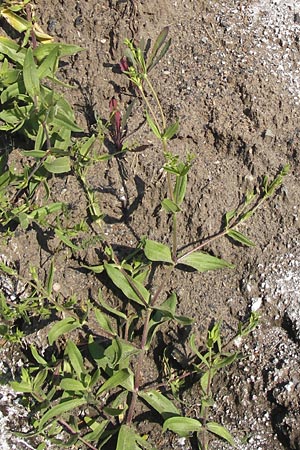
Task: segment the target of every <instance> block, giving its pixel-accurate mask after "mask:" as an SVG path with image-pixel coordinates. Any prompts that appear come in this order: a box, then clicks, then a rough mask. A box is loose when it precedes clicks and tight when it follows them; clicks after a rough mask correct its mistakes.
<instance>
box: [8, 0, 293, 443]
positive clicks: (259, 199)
mask: <svg viewBox="0 0 300 450" xmlns="http://www.w3.org/2000/svg"><path fill="white" fill-rule="evenodd" d="M24 11H25V16H24ZM0 13H1V15H2V16H3V17H4V18H5V19H6V20H8V22H9V23H10V24H11V25H12V26H13V27H14V28H15V29H16V30H17V31H19V32H22V33H23V45H22V46H20V45H18V44H17V43H15V42H14V41H13V40H11V39H9V38H6V37H5V38H4V37H0V53H1V55H2V61H1V71H0V83H1V84H0V89H1V102H2V104H3V109H2V111H1V113H0V129H1V130H2V131H4V132H6V133H18V134H20V133H21V134H22V135H23V136H25V138H26V145H27V146H28V145H29V149H27V150H25V149H21V150H20V153H21V155H22V158H24V161H25V163H24V165H23V169H22V170H21V171H20V172H19V173H17V174H16V172H15V170H14V168H13V167H12V165H11V164H10V163H9V156H10V155H9V154H8V152H4V154H3V155H2V156H1V160H0V167H1V174H0V189H1V190H0V196H1V197H0V206H1V223H2V225H3V226H5V225H6V226H7V225H8V224H10V223H11V222H12V221H17V222H19V223H20V224H21V225H22V226H23V227H24V228H26V227H27V226H28V224H29V223H30V222H31V221H39V222H40V223H42V220H43V219H44V220H45V219H46V218H47V216H48V215H49V214H50V213H56V212H60V213H61V212H62V211H63V204H61V203H51V202H49V201H48V197H49V188H48V178H49V176H51V174H61V173H66V172H69V171H70V170H72V171H73V174H75V175H76V176H77V177H78V179H79V180H80V182H81V185H82V188H83V189H84V191H85V193H86V196H87V199H88V214H89V217H90V219H91V220H92V222H93V223H96V224H97V225H99V226H100V228H101V220H102V217H103V212H102V210H101V208H100V206H99V199H98V198H96V195H95V192H94V191H93V190H92V189H91V187H90V186H89V185H88V182H87V173H88V170H89V168H90V167H91V165H93V164H94V163H99V162H100V163H101V160H105V159H109V158H112V157H113V155H114V154H120V153H124V152H126V151H127V150H128V147H127V145H126V143H125V137H126V132H127V128H126V122H127V119H128V116H129V114H131V113H134V108H133V109H132V108H130V110H127V111H126V113H125V114H124V116H123V117H122V113H121V111H120V109H119V105H118V103H117V102H116V100H115V99H112V100H111V102H110V119H109V120H108V122H107V124H105V125H103V124H99V130H98V132H97V133H96V134H95V135H92V136H90V137H85V138H77V139H75V142H74V141H73V140H72V137H71V136H72V132H75V133H76V132H79V131H81V130H80V128H79V127H78V126H77V125H76V123H75V120H74V113H73V111H72V108H71V106H70V105H69V103H68V102H67V101H66V100H65V99H64V97H63V96H62V95H60V94H59V93H57V92H56V91H55V90H54V86H55V85H56V84H60V82H59V81H58V79H57V77H56V72H57V70H58V65H59V61H60V59H61V58H62V57H64V56H67V55H70V54H72V53H74V52H77V51H80V50H81V49H80V48H79V47H77V46H70V45H65V44H56V43H54V42H53V41H52V39H51V38H50V37H49V36H47V35H45V33H43V32H42V30H40V29H39V28H37V25H36V22H35V21H32V15H31V8H30V3H29V1H28V0H27V1H23V2H5V6H1V8H0ZM39 41H40V42H41V43H39ZM125 44H126V47H127V48H126V52H125V57H124V58H123V59H122V61H121V63H120V67H121V70H122V72H123V73H124V74H125V75H126V76H127V77H128V78H129V80H130V83H131V85H132V86H134V92H135V95H136V98H137V99H139V100H140V101H142V102H143V104H144V107H145V119H146V121H147V123H148V126H149V131H150V132H151V133H152V134H153V135H154V136H155V138H156V139H158V141H159V142H160V144H161V151H162V154H163V156H164V165H163V168H162V170H163V171H164V173H165V175H166V177H165V180H166V184H167V196H166V197H165V198H163V199H161V206H162V208H163V210H164V211H165V212H166V213H167V214H168V215H169V216H170V217H171V221H172V229H171V233H170V236H169V237H168V241H167V243H166V244H165V243H164V244H163V243H161V242H159V241H154V240H150V239H148V238H147V237H145V238H143V239H142V240H141V242H140V243H139V244H138V246H137V247H136V248H135V249H132V252H131V254H130V255H128V256H126V258H124V259H119V257H118V255H117V253H116V252H115V251H114V250H113V248H112V247H111V245H110V244H109V236H108V238H107V241H105V240H104V239H101V245H102V249H103V255H104V256H103V259H102V260H100V261H99V264H98V265H96V266H92V267H90V266H83V268H84V269H86V270H89V271H90V272H94V273H95V276H98V275H99V274H101V277H102V278H101V280H102V281H103V283H104V284H106V285H108V280H110V285H111V284H112V285H113V286H114V292H117V293H118V297H119V302H118V306H117V307H116V306H115V305H114V306H112V302H111V297H110V295H106V294H105V292H106V291H107V290H104V289H103V292H102V291H101V290H99V295H98V298H97V299H94V301H91V300H88V299H87V300H86V302H84V303H82V304H81V305H80V307H78V305H77V307H76V308H75V303H76V299H75V298H74V299H62V298H61V297H60V296H59V295H58V294H57V293H56V292H55V290H54V289H53V282H54V278H55V274H54V264H55V263H53V264H52V265H51V270H50V272H49V276H48V278H47V280H46V283H45V285H44V283H42V282H41V281H40V280H39V278H38V276H37V274H36V271H35V270H34V269H32V271H31V278H30V279H28V280H24V279H22V282H24V284H25V285H26V286H27V287H28V294H27V295H26V297H24V299H23V301H22V302H21V305H22V307H23V310H22V311H20V310H18V309H17V308H16V309H13V308H11V305H10V304H9V303H8V301H7V300H6V299H5V296H4V294H3V295H2V296H1V297H0V307H1V314H2V316H3V319H4V324H3V325H2V326H1V328H0V331H1V334H2V335H4V336H5V338H6V339H9V336H11V335H12V330H13V327H12V326H11V327H10V326H9V325H7V324H8V323H10V324H13V322H14V320H15V318H16V317H19V316H21V317H23V314H25V316H24V320H27V319H28V320H30V313H33V312H34V313H37V312H39V313H40V314H42V313H43V314H44V315H45V316H46V315H47V313H50V311H53V310H54V311H55V312H56V314H57V315H58V316H59V317H58V320H57V321H56V322H55V323H54V324H53V326H52V328H51V330H50V332H49V334H48V343H49V347H48V349H46V350H45V349H44V353H43V354H42V353H41V351H40V350H39V349H38V348H37V347H36V346H34V345H31V347H30V358H29V359H28V361H27V363H26V364H25V365H24V367H22V370H21V373H20V374H19V379H17V380H15V381H13V382H12V386H13V387H14V389H15V390H16V391H18V392H20V393H21V395H22V399H23V401H24V403H25V404H26V405H27V407H28V408H29V409H30V411H31V413H32V414H31V417H32V422H31V423H30V426H31V433H28V434H27V435H26V436H27V438H28V439H29V438H34V437H36V436H42V440H41V441H40V444H39V447H38V449H39V450H41V449H43V448H46V447H45V446H46V444H45V443H44V442H45V439H46V438H47V439H48V440H50V441H51V442H52V443H54V444H56V445H57V446H58V448H60V447H64V448H71V447H72V446H78V447H80V448H90V449H94V450H96V449H100V448H116V449H117V450H132V449H141V448H144V449H153V446H152V444H151V443H150V442H149V440H148V437H147V436H145V435H140V434H139V433H138V432H137V431H136V429H135V421H136V420H137V412H138V411H139V409H140V407H141V405H142V404H143V405H145V404H146V405H148V407H149V408H150V409H154V410H155V411H157V412H158V413H159V414H160V416H161V422H162V430H163V431H165V430H170V431H172V432H174V433H177V434H178V435H180V436H185V437H190V436H191V435H194V437H195V438H196V439H197V442H198V446H199V448H201V449H202V450H207V449H208V448H209V439H210V436H212V435H214V436H218V437H220V438H222V439H224V440H226V441H227V442H229V443H230V444H232V445H234V437H233V436H232V435H231V434H230V432H229V431H228V430H227V429H226V428H224V427H223V426H222V425H221V424H220V423H217V422H215V421H214V420H213V411H212V408H211V407H212V406H213V405H214V399H213V395H212V386H213V382H214V377H215V375H216V373H217V372H218V371H219V370H221V369H222V368H223V367H225V366H228V365H230V364H232V363H234V361H236V360H237V359H238V358H239V357H240V356H241V355H240V354H239V352H236V351H235V350H232V347H231V345H230V342H228V343H225V344H224V342H223V338H222V335H221V323H220V322H219V321H216V323H215V324H214V325H213V327H212V328H211V329H210V330H208V333H207V337H206V340H205V346H204V347H199V346H198V345H197V344H196V338H195V336H194V334H192V335H191V337H190V340H189V346H190V349H191V356H190V357H189V358H188V360H187V361H186V363H185V364H184V365H183V366H182V368H178V369H177V370H176V371H174V370H172V369H171V366H170V361H169V357H168V355H167V354H165V355H164V358H163V359H162V361H163V366H164V367H163V368H162V369H163V370H162V372H163V373H164V378H163V381H162V382H161V383H159V384H158V383H157V382H156V381H155V380H144V379H143V376H142V371H143V366H144V364H145V360H146V358H150V359H152V350H153V347H154V346H155V336H156V333H157V331H158V330H159V329H161V327H162V326H163V325H164V326H168V324H169V323H170V322H175V323H177V324H178V325H179V326H180V327H185V326H192V323H193V319H192V318H189V317H185V316H181V315H180V314H178V312H177V295H176V292H169V293H168V295H166V294H165V292H166V290H167V289H166V288H168V286H170V279H171V277H172V275H173V273H174V272H175V271H177V270H178V269H187V270H194V271H195V272H199V273H201V272H205V271H209V270H216V269H222V268H224V269H232V268H233V267H234V266H233V264H231V263H230V262H227V261H225V260H223V259H220V258H219V257H217V256H213V255H211V254H210V253H208V252H205V251H203V249H204V248H206V249H207V248H208V246H209V244H210V243H211V242H213V241H215V240H216V239H221V238H223V237H228V238H230V239H231V240H233V241H236V242H238V243H239V244H243V245H245V246H252V245H254V243H253V242H252V241H251V240H250V239H249V238H248V237H247V236H245V235H244V234H243V233H242V232H241V231H240V226H241V224H242V223H243V222H244V221H245V220H248V219H250V218H251V217H252V216H253V214H254V213H255V212H256V210H257V209H258V208H259V207H261V206H262V204H263V203H264V202H265V201H266V200H267V199H268V198H269V197H270V196H271V195H273V194H274V193H275V192H276V190H277V189H278V187H279V186H280V185H281V183H282V179H283V177H284V175H286V173H287V170H288V168H287V167H284V168H283V169H282V170H281V171H280V172H279V174H278V176H276V177H275V178H274V179H273V180H272V181H271V182H270V181H269V180H268V178H267V177H265V178H264V181H263V186H262V188H261V189H257V191H256V192H250V193H246V195H245V198H244V201H243V203H242V205H240V206H239V207H238V208H237V209H235V210H233V211H230V212H228V213H226V214H225V215H224V221H223V227H222V229H221V231H219V232H217V233H216V234H214V235H212V236H210V237H207V238H205V239H203V240H201V241H200V242H199V243H198V244H196V245H191V244H190V243H189V242H186V244H185V245H184V247H183V248H184V250H180V249H179V248H178V235H179V233H180V230H178V215H179V214H180V213H181V207H182V204H183V202H184V200H185V195H186V187H187V182H188V174H189V170H190V168H191V166H192V164H193V155H189V156H188V157H187V158H186V159H185V160H181V159H180V158H179V156H178V155H177V154H176V153H174V152H173V150H171V149H173V148H174V147H176V145H174V143H173V142H172V146H171V145H170V141H171V140H173V141H174V142H176V141H175V138H176V135H177V133H178V131H179V121H178V120H177V121H175V122H172V123H168V120H167V117H166V116H165V113H164V111H163V108H162V105H161V102H160V100H159V97H158V94H157V92H156V90H155V87H154V84H153V82H152V80H151V78H150V76H149V72H150V71H151V70H152V69H153V67H155V65H156V64H158V63H159V61H160V59H161V58H162V57H163V56H164V55H165V54H166V52H167V51H168V49H169V47H170V44H171V40H170V39H169V38H168V28H165V29H164V30H163V31H162V32H161V33H160V35H159V36H158V38H157V40H156V41H155V42H154V44H153V46H152V48H151V46H150V45H149V42H147V43H145V42H140V44H139V45H137V44H135V43H133V42H131V41H129V40H126V42H125ZM105 135H106V136H110V139H111V141H112V142H113V144H114V146H115V152H114V153H111V152H108V153H107V154H105V155H100V156H99V155H98V154H97V152H96V151H95V148H94V144H95V142H96V141H97V139H98V138H99V139H100V141H101V142H103V139H104V136H105ZM41 185H44V187H45V192H46V193H47V195H46V196H45V199H44V201H43V204H42V206H40V207H36V205H35V203H34V197H35V193H36V191H37V189H39V188H40V186H41ZM47 196H48V197H47ZM83 229H84V231H85V232H88V228H87V224H86V221H85V220H83V221H82V222H81V223H80V225H78V226H77V227H75V228H73V229H72V230H70V229H66V228H65V227H64V222H63V221H62V222H59V221H58V222H57V223H56V228H55V232H56V236H58V237H59V238H60V240H61V242H62V243H63V244H64V245H67V246H68V247H70V248H71V249H72V250H73V251H74V252H76V251H77V250H78V247H77V246H76V245H75V244H74V242H73V241H72V237H73V236H74V233H75V235H76V233H77V232H80V231H82V230H83ZM191 241H192V240H191ZM1 270H2V272H3V273H5V274H6V275H7V276H10V277H14V279H20V280H21V277H20V275H19V274H18V273H17V271H15V270H13V269H11V268H10V267H9V266H8V265H6V264H4V263H3V264H1ZM150 273H151V278H150V277H149V274H150ZM195 276H199V275H198V274H197V273H196V274H195ZM153 280H154V281H153ZM156 280H162V281H161V283H160V284H159V285H158V287H157V282H156ZM257 320H258V317H257V316H256V315H255V314H252V316H251V317H250V319H249V322H247V323H246V324H241V325H240V327H239V329H238V331H237V334H236V336H234V337H243V336H246V335H247V334H248V333H250V332H251V331H252V330H253V328H254V327H255V326H256V324H257ZM21 337H22V336H18V338H21ZM234 337H233V338H234ZM10 338H11V339H12V337H10ZM233 338H232V339H233ZM145 381H147V383H145ZM193 382H196V383H199V385H200V389H201V398H200V399H199V401H200V406H199V413H198V416H197V417H188V416H187V415H185V411H184V408H183V407H182V405H181V403H180V400H179V398H180V396H179V394H180V393H181V392H182V390H184V389H185V388H186V386H187V385H191V383H193ZM156 426H157V425H156ZM83 446H84V447H83ZM72 448H73V447H72Z"/></svg>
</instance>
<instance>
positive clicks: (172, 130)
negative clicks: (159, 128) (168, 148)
mask: <svg viewBox="0 0 300 450" xmlns="http://www.w3.org/2000/svg"><path fill="white" fill-rule="evenodd" d="M178 129H179V122H178V120H177V121H176V122H175V123H172V124H171V125H169V126H168V127H167V129H166V130H165V132H164V134H163V136H162V138H163V139H165V140H166V141H168V140H170V139H172V137H173V136H174V135H175V134H176V133H177V132H178Z"/></svg>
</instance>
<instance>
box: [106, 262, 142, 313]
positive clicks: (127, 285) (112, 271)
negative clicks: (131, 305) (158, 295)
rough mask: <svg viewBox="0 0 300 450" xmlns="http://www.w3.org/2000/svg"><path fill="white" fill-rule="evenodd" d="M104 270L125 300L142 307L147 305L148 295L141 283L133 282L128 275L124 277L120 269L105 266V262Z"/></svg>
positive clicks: (113, 265)
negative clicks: (132, 301)
mask: <svg viewBox="0 0 300 450" xmlns="http://www.w3.org/2000/svg"><path fill="white" fill-rule="evenodd" d="M104 268H105V270H106V273H107V275H108V276H109V278H110V279H111V280H112V282H113V283H114V284H115V285H116V286H117V287H118V288H119V289H121V291H122V292H123V294H124V295H125V296H126V297H127V298H129V299H131V300H134V301H135V302H136V303H139V304H140V305H143V306H145V305H146V304H148V302H149V298H150V293H149V291H147V289H146V288H145V287H144V286H143V285H142V284H141V283H139V282H138V281H136V280H134V279H133V278H132V277H131V276H130V275H128V274H126V275H124V273H123V272H122V271H121V269H120V268H119V267H118V266H116V265H115V264H107V263H106V262H105V263H104Z"/></svg>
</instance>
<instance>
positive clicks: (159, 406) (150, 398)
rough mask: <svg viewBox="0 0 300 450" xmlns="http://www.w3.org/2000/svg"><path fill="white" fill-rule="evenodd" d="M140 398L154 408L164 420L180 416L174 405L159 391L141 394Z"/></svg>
mask: <svg viewBox="0 0 300 450" xmlns="http://www.w3.org/2000/svg"><path fill="white" fill-rule="evenodd" d="M139 397H141V398H142V399H143V400H145V402H147V403H148V404H149V405H150V406H151V407H152V408H154V409H155V410H156V411H157V412H158V413H159V414H160V415H161V416H162V417H163V419H166V418H168V417H173V416H178V415H179V414H180V412H179V410H178V409H177V408H176V406H175V405H174V403H172V402H171V400H169V399H168V398H167V397H165V396H164V395H163V394H162V393H161V392H159V391H154V390H153V391H147V392H140V393H139Z"/></svg>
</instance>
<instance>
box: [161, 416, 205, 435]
mask: <svg viewBox="0 0 300 450" xmlns="http://www.w3.org/2000/svg"><path fill="white" fill-rule="evenodd" d="M202 428H203V427H202V425H201V422H199V420H197V419H192V418H191V417H170V418H169V419H167V420H166V421H165V422H164V425H163V431H166V430H171V431H173V432H174V433H177V434H179V436H183V437H185V436H189V435H190V434H191V433H194V432H198V431H201V430H202Z"/></svg>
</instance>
